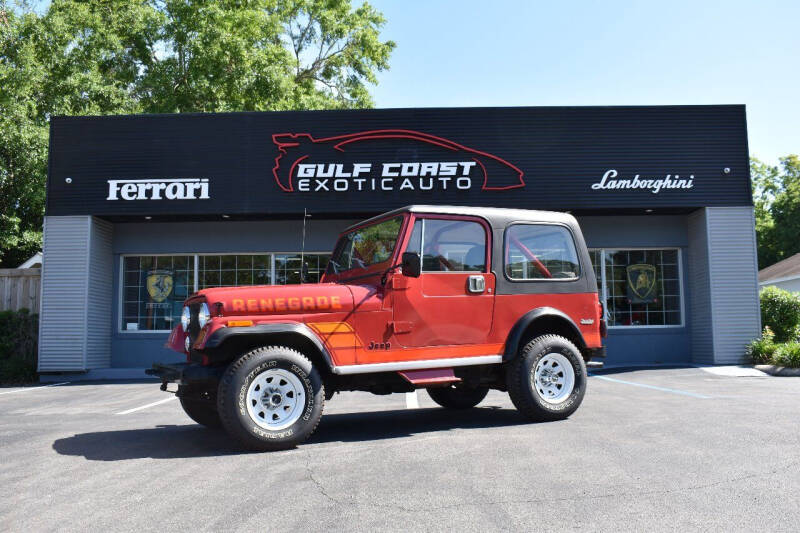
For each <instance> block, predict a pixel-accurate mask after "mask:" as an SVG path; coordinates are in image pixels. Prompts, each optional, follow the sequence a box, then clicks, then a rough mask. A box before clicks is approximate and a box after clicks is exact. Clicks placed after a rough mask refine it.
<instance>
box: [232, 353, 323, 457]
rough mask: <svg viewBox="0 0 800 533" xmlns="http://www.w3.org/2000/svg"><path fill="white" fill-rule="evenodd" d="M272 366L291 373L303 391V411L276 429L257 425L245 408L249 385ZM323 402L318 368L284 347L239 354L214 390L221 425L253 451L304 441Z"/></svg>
mask: <svg viewBox="0 0 800 533" xmlns="http://www.w3.org/2000/svg"><path fill="white" fill-rule="evenodd" d="M273 369H275V370H277V369H281V370H284V371H288V372H291V373H292V374H294V376H295V377H296V378H297V379H298V380H299V382H300V384H301V386H302V388H303V390H304V394H303V396H304V399H303V402H304V404H303V406H302V414H301V415H300V417H299V418H298V419H297V420H296V421H295V422H294V423H293V424H292V425H291V426H289V427H286V428H284V429H281V430H279V431H271V430H269V429H265V428H264V427H261V426H259V425H258V424H256V423H255V422H254V421H253V419H252V418H251V417H250V414H249V412H248V407H247V392H248V388H249V386H250V384H251V383H252V382H253V380H254V379H256V377H257V376H258V375H260V374H261V373H263V372H266V371H268V370H273ZM324 402H325V388H324V385H323V382H322V377H321V376H320V373H319V370H318V369H317V368H315V367H314V365H313V364H312V363H311V361H309V360H308V359H307V358H306V357H304V356H303V355H302V354H301V353H300V352H298V351H296V350H293V349H291V348H287V347H285V346H264V347H261V348H256V349H254V350H252V351H250V352H247V353H245V354H244V355H242V356H241V357H239V358H238V359H237V360H235V361H234V362H233V363H231V364H230V366H228V368H227V369H226V370H225V373H224V374H223V376H222V379H221V380H220V384H219V390H218V393H217V410H218V411H219V415H220V419H221V420H222V426H223V427H224V428H225V430H226V431H227V432H228V433H229V434H230V435H231V436H232V437H234V438H235V439H236V440H238V441H239V442H240V443H241V444H242V445H243V446H244V447H245V448H247V449H249V450H254V451H274V450H286V449H290V448H294V447H295V446H297V445H298V444H299V443H301V442H303V441H304V440H306V439H307V438H308V437H309V436H310V435H311V434H312V433H313V432H314V430H315V429H316V428H317V424H319V420H320V418H321V417H322V409H323V407H324Z"/></svg>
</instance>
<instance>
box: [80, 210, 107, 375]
mask: <svg viewBox="0 0 800 533" xmlns="http://www.w3.org/2000/svg"><path fill="white" fill-rule="evenodd" d="M113 232H114V226H113V225H112V224H111V223H110V222H106V221H105V220H101V219H98V218H92V223H91V233H90V237H89V258H90V260H89V271H88V272H89V283H88V293H87V298H86V300H87V303H88V305H87V306H86V326H87V327H86V366H87V368H89V369H93V368H108V367H110V366H111V305H112V304H111V297H112V291H113V276H114V263H113V261H114V257H113V253H112V249H111V248H112V240H113Z"/></svg>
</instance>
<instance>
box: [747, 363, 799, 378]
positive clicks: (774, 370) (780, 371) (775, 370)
mask: <svg viewBox="0 0 800 533" xmlns="http://www.w3.org/2000/svg"><path fill="white" fill-rule="evenodd" d="M756 368H757V369H759V370H761V371H762V372H766V373H767V374H769V375H771V376H782V377H800V368H789V367H786V366H777V365H756Z"/></svg>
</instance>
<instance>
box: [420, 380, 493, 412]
mask: <svg viewBox="0 0 800 533" xmlns="http://www.w3.org/2000/svg"><path fill="white" fill-rule="evenodd" d="M487 394H489V389H488V388H486V387H466V386H464V385H448V386H447V387H434V388H430V389H428V396H430V397H431V400H433V401H434V402H436V403H438V404H439V405H441V406H442V407H445V408H447V409H471V408H472V407H475V406H476V405H478V404H479V403H481V402H482V401H483V399H484V398H486V395H487Z"/></svg>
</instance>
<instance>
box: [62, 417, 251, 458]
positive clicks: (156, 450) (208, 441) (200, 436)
mask: <svg viewBox="0 0 800 533" xmlns="http://www.w3.org/2000/svg"><path fill="white" fill-rule="evenodd" d="M53 449H54V450H55V451H56V452H58V453H59V454H61V455H79V456H83V457H85V458H86V459H88V460H90V461H122V460H125V459H144V458H151V459H179V458H186V457H216V456H220V455H235V454H240V453H246V452H244V451H243V450H242V449H241V448H240V447H238V446H237V445H236V443H235V442H233V441H232V440H231V439H230V438H229V437H228V435H227V434H226V433H225V432H224V431H221V430H220V431H214V430H211V429H207V428H205V427H203V426H199V425H186V426H172V425H170V426H156V427H151V428H140V429H126V430H120V431H95V432H91V433H78V434H75V435H73V436H71V437H65V438H63V439H58V440H56V441H55V442H54V443H53Z"/></svg>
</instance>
